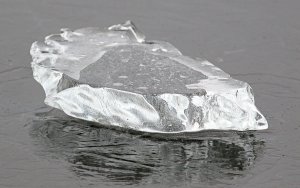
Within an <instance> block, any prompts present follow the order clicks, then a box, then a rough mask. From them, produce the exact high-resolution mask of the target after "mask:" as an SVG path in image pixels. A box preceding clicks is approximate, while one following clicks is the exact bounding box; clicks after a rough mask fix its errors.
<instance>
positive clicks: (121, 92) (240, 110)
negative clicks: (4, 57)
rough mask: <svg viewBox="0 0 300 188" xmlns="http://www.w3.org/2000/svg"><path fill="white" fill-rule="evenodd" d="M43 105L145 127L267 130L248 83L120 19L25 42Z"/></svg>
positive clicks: (114, 123) (162, 129) (152, 129)
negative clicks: (42, 92)
mask: <svg viewBox="0 0 300 188" xmlns="http://www.w3.org/2000/svg"><path fill="white" fill-rule="evenodd" d="M31 55H32V59H33V60H32V63H31V65H32V69H33V76H34V78H35V80H36V81H38V82H39V83H40V84H41V85H42V86H43V88H44V90H45V93H46V99H45V103H46V104H47V105H49V106H52V107H54V108H58V109H60V110H62V111H64V112H65V113H66V114H68V115H69V116H72V117H76V118H79V119H83V120H88V121H93V122H97V123H99V124H104V125H109V126H119V127H125V128H130V129H135V130H139V131H148V132H183V131H186V132H189V131H201V130H208V129H217V130H238V131H244V130H261V129H267V128H268V124H267V121H266V119H265V118H264V116H263V115H262V114H261V113H260V112H259V111H258V109H257V108H256V106H255V104H254V97H253V94H252V89H251V87H250V86H249V85H248V84H247V83H245V82H242V81H239V80H235V79H233V78H231V77H230V75H228V74H227V73H225V72H223V71H222V70H221V69H219V68H218V67H216V66H214V65H213V64H211V63H209V62H208V61H206V60H200V59H192V58H190V57H187V56H184V55H182V54H181V52H180V51H179V50H178V49H176V48H175V47H174V46H172V45H171V44H170V43H167V42H163V41H147V40H145V36H144V35H143V34H142V33H141V32H140V31H139V30H138V29H137V28H136V26H135V25H134V24H133V23H132V22H130V21H127V22H125V23H124V24H118V25H113V26H111V27H109V28H107V29H99V28H82V29H78V30H74V31H71V30H69V29H62V32H61V34H54V35H50V36H47V37H46V38H45V41H44V42H35V43H33V44H32V47H31Z"/></svg>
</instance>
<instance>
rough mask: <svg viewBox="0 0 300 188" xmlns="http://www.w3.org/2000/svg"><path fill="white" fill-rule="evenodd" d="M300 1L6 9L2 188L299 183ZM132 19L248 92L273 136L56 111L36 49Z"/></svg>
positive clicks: (1, 14) (0, 21) (204, 0)
mask: <svg viewBox="0 0 300 188" xmlns="http://www.w3.org/2000/svg"><path fill="white" fill-rule="evenodd" d="M299 6H300V1H298V0H286V1H276V0H265V1H263V2H262V1H260V0H252V1H246V0H239V1H237V0H230V1H224V0H214V1H211V0H199V1H188V2H183V1H177V0H172V1H171V0H166V1H146V0H145V1H144V0H139V1H137V0H136V1H135V0H134V1H130V2H129V1H118V2H117V1H111V0H103V1H101V2H100V1H79V0H72V1H71V0H63V1H61V0H60V1H58V0H51V1H50V0H43V1H38V0H27V1H21V0H11V1H6V0H0V26H1V29H0V48H1V50H0V187H1V188H2V187H3V188H7V187H22V188H23V187H25V188H39V187H46V188H52V187H72V188H77V187H89V188H94V187H101V188H102V187H123V188H124V187H151V188H152V187H211V188H216V187H220V188H223V187H230V188H231V187H242V188H254V187H264V188H274V187H287V188H298V187H299V185H300V179H299V177H300V157H299V156H300V145H299V143H300V137H299V134H300V121H299V119H300V118H299V112H300V76H299V72H300V63H299V61H300V53H299V52H300V51H299V49H300V43H299V36H300V25H299V21H298V20H299V16H300V13H299ZM127 19H130V20H133V21H134V22H135V23H136V24H138V25H139V26H140V28H142V29H143V31H144V32H145V34H146V36H147V37H148V38H149V39H159V40H163V41H169V42H171V43H172V44H174V46H176V47H178V48H179V50H181V51H182V52H183V53H184V54H186V55H188V56H191V57H205V58H207V59H208V60H209V61H210V62H212V63H214V64H215V65H216V66H218V67H220V68H222V69H223V70H224V71H225V72H228V73H229V74H230V75H232V77H233V78H235V79H239V80H242V81H245V82H247V83H249V84H250V85H251V86H252V88H253V90H254V93H255V99H256V104H257V106H258V108H259V109H260V110H261V111H262V113H263V114H264V115H266V118H267V120H268V123H269V129H268V130H266V131H258V132H249V133H243V134H237V133H235V132H202V133H194V134H189V135H186V134H179V135H168V136H167V135H157V134H142V133H139V132H132V131H129V132H126V131H124V130H113V129H108V128H107V127H99V126H96V125H95V124H93V125H92V124H90V123H87V122H83V121H78V120H75V119H72V118H69V117H66V116H64V115H62V113H60V112H59V111H53V110H52V109H51V108H49V107H46V106H45V105H44V103H43V99H44V93H43V90H42V88H41V87H40V86H39V85H38V84H37V83H36V82H35V81H34V80H33V78H32V72H31V67H30V62H31V57H30V55H29V49H30V46H31V44H32V42H33V41H34V40H37V39H38V40H42V39H43V37H44V36H46V35H48V34H51V33H55V32H56V31H57V30H59V29H60V28H62V27H69V28H73V29H75V28H80V27H87V26H99V27H105V26H109V25H112V24H115V23H120V22H122V21H124V20H127Z"/></svg>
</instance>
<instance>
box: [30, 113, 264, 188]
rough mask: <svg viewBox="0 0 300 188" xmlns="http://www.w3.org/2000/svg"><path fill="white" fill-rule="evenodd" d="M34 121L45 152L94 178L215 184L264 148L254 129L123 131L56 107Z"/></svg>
mask: <svg viewBox="0 0 300 188" xmlns="http://www.w3.org/2000/svg"><path fill="white" fill-rule="evenodd" d="M30 127H31V128H30V135H31V136H32V138H33V140H34V144H35V145H36V146H37V148H38V149H37V152H38V153H39V154H40V155H42V156H44V157H58V158H60V159H63V160H66V161H68V162H69V163H70V169H71V171H73V172H74V173H75V174H76V175H77V176H80V177H81V178H82V179H83V181H89V183H93V184H94V183H100V182H105V183H107V184H109V182H114V183H115V184H119V185H122V184H125V185H145V184H149V183H151V184H159V183H164V184H167V185H170V186H171V185H173V186H175V185H176V186H180V185H187V184H195V185H196V184H201V183H202V182H206V183H208V184H212V185H214V184H216V183H220V182H222V181H224V180H230V179H234V178H236V177H239V176H241V175H242V173H243V171H245V170H247V169H249V168H251V167H252V166H253V164H254V162H255V160H256V158H257V157H258V156H260V155H261V154H262V151H263V148H264V142H263V141H258V140H256V138H255V135H254V134H253V133H251V132H246V133H237V132H222V131H220V132H216V131H214V132H210V131H205V132H199V133H183V134H163V135H162V134H149V133H148V134H145V133H142V132H136V131H134V132H132V131H130V132H124V131H125V130H111V129H108V128H105V127H99V125H97V124H92V123H89V122H86V121H82V120H78V119H74V118H70V117H67V116H62V115H61V112H59V111H56V110H52V111H50V112H46V113H40V114H38V115H37V118H36V119H35V120H33V121H32V122H31V125H30Z"/></svg>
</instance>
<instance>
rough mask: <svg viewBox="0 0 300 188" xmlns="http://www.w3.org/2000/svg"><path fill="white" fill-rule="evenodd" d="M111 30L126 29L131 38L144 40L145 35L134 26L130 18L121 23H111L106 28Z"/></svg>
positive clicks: (141, 41)
mask: <svg viewBox="0 0 300 188" xmlns="http://www.w3.org/2000/svg"><path fill="white" fill-rule="evenodd" d="M108 30H111V31H128V32H130V33H129V34H130V35H131V37H132V39H135V40H136V41H137V42H139V43H143V42H145V35H144V34H143V33H142V32H141V31H140V30H139V29H138V28H137V27H136V26H135V24H134V23H133V22H132V21H131V20H127V21H126V22H125V23H123V24H117V25H112V26H110V27H109V28H108Z"/></svg>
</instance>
